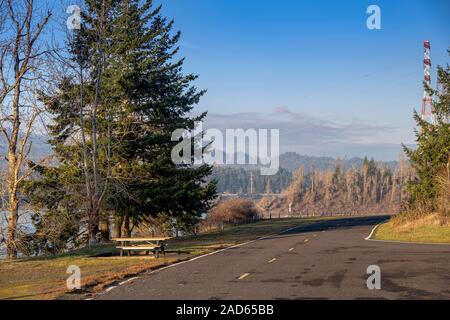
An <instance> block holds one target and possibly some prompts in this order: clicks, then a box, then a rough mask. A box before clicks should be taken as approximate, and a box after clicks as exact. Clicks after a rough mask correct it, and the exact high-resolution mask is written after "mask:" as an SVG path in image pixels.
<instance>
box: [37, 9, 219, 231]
mask: <svg viewBox="0 0 450 320" xmlns="http://www.w3.org/2000/svg"><path fill="white" fill-rule="evenodd" d="M141 3H142V1H138V0H129V1H113V0H109V1H103V2H101V3H100V2H98V1H90V0H89V1H86V3H85V7H86V8H85V10H84V11H83V13H82V17H83V21H82V28H81V29H80V30H79V31H77V32H76V33H75V35H74V37H73V40H72V41H71V42H70V43H69V46H70V53H71V57H70V63H71V64H72V65H74V66H77V67H74V68H73V69H74V70H75V71H74V72H73V73H72V74H68V75H67V76H66V77H65V78H64V79H62V81H61V84H60V87H59V90H57V91H56V92H55V93H54V94H53V95H52V96H43V97H42V100H43V102H44V103H45V104H46V105H47V107H48V109H49V111H50V112H51V113H52V115H53V116H52V118H53V120H54V121H53V124H52V125H51V126H50V127H49V128H50V134H51V137H52V139H51V141H50V142H51V144H52V145H53V149H54V152H55V155H56V157H57V158H58V166H57V167H56V168H55V170H56V171H57V172H58V174H57V175H56V177H57V179H58V184H59V185H61V186H62V187H63V189H64V192H65V193H66V197H67V198H70V199H72V200H75V199H77V200H78V201H77V202H76V203H77V205H78V206H79V209H81V210H82V211H84V212H85V213H86V214H85V217H86V218H87V222H88V231H89V235H88V238H89V239H90V240H92V238H95V235H96V233H97V232H98V230H99V224H100V222H101V221H102V219H103V220H104V221H107V220H109V216H110V213H111V212H112V213H113V214H114V215H115V217H116V222H117V223H116V226H115V230H116V232H118V230H121V229H123V231H124V232H125V234H130V232H131V229H130V226H131V225H132V224H133V225H136V224H138V223H140V222H141V221H143V220H151V219H152V218H155V217H159V216H165V217H168V219H175V220H177V221H178V222H177V223H178V224H181V225H185V226H186V227H185V228H184V229H186V230H187V229H189V228H190V226H191V225H192V224H195V223H197V222H198V219H199V217H200V215H201V214H202V213H203V212H205V211H206V210H207V208H208V207H209V204H210V202H211V201H212V200H213V199H214V198H215V184H214V182H207V181H206V179H207V177H208V176H209V175H210V174H211V167H210V166H208V165H201V166H192V165H189V164H186V165H175V164H174V163H173V162H172V160H171V151H172V148H173V147H174V146H175V144H176V143H178V142H177V141H172V139H171V138H172V132H173V131H174V130H175V129H179V128H182V129H192V128H193V127H194V123H195V122H196V121H200V120H202V119H204V117H205V116H206V113H204V114H201V115H200V116H198V117H189V116H188V114H189V112H190V111H191V110H192V108H193V107H194V106H195V104H197V103H198V101H199V99H200V98H201V96H202V95H203V94H204V93H205V92H204V91H198V90H197V89H196V88H195V87H194V86H193V85H192V81H194V80H195V79H196V78H197V77H196V76H195V75H192V74H188V75H184V74H183V73H182V66H183V59H180V60H176V59H175V57H176V55H177V53H178V48H177V47H176V44H177V42H178V40H179V38H180V33H179V32H177V33H174V34H173V35H172V26H173V21H169V22H168V21H167V20H166V19H165V18H163V17H161V15H160V10H161V7H158V8H153V7H152V1H150V0H148V1H145V2H144V3H143V4H141ZM106 21H107V23H105V22H106ZM80 70H81V71H80ZM83 132H84V134H83ZM47 171H48V170H47ZM42 174H43V175H42V176H41V178H42V180H45V179H46V177H45V170H42ZM41 187H44V186H42V185H41ZM35 192H36V190H35ZM67 203H68V202H67V201H66V202H61V206H62V207H64V206H65V205H66V204H67ZM72 203H73V201H72ZM121 227H122V228H121ZM105 235H107V233H105Z"/></svg>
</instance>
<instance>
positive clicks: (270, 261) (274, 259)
mask: <svg viewBox="0 0 450 320" xmlns="http://www.w3.org/2000/svg"><path fill="white" fill-rule="evenodd" d="M276 260H277V258H273V259H272V260H269V263H272V262H274V261H276Z"/></svg>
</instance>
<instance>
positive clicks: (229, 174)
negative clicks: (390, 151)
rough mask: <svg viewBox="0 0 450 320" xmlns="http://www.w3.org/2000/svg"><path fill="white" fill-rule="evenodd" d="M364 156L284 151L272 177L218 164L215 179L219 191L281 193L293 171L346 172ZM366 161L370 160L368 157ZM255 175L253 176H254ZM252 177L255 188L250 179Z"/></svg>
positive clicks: (392, 166) (392, 165)
mask: <svg viewBox="0 0 450 320" xmlns="http://www.w3.org/2000/svg"><path fill="white" fill-rule="evenodd" d="M364 161H365V159H364V158H357V157H355V158H351V159H345V160H339V159H334V158H331V157H314V156H305V155H299V154H297V153H294V152H289V153H284V154H282V155H281V156H280V170H279V171H278V173H277V174H276V175H273V176H261V175H260V170H259V168H255V167H254V166H215V167H214V169H213V174H212V176H211V178H212V179H215V180H216V181H217V192H219V193H231V194H239V195H250V194H253V195H260V194H272V193H282V192H283V191H284V190H285V189H287V188H288V187H289V186H290V185H291V183H292V181H293V175H294V173H295V172H296V171H297V170H299V168H301V167H302V168H303V169H302V170H304V174H306V175H308V174H309V171H310V170H311V168H314V170H315V171H317V172H326V171H328V170H335V169H336V167H337V166H340V169H342V170H344V171H347V170H349V169H352V168H353V169H360V168H361V166H362V165H363V163H364ZM366 161H369V160H367V159H366ZM373 164H374V165H376V166H380V167H383V168H385V170H388V171H389V172H395V171H397V170H398V169H399V162H398V161H389V162H378V161H377V162H375V161H373ZM252 176H253V178H252ZM251 179H253V185H252V189H253V190H252V191H253V192H251V187H250V181H251Z"/></svg>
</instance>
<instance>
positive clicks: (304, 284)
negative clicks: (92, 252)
mask: <svg viewBox="0 0 450 320" xmlns="http://www.w3.org/2000/svg"><path fill="white" fill-rule="evenodd" d="M385 219H386V217H364V218H345V219H338V220H332V221H322V222H318V223H315V224H313V225H310V226H304V227H299V228H296V229H294V230H291V231H289V232H285V233H283V234H280V235H277V236H272V237H269V238H265V239H262V240H258V241H256V242H252V243H249V244H247V245H244V246H241V247H237V248H233V249H229V250H226V251H222V252H220V253H217V254H214V255H210V256H207V257H203V258H201V259H197V260H195V261H190V262H187V263H183V264H180V265H176V266H173V267H171V268H168V269H165V270H161V271H158V272H155V273H150V274H144V275H142V276H140V277H139V278H138V279H136V280H134V281H130V282H129V283H127V284H124V285H121V286H117V287H116V288H113V289H112V290H110V291H109V292H106V293H103V294H101V295H99V296H97V297H96V298H97V299H182V300H197V299H242V300H247V299H256V300H259V299H450V246H446V245H417V244H402V243H391V242H378V241H367V240H364V238H365V237H367V236H368V234H369V233H370V231H371V230H372V228H373V227H374V226H375V225H376V224H378V223H380V222H381V221H383V220H385ZM370 265H377V266H379V267H380V269H381V289H380V290H369V289H368V288H367V284H366V281H367V278H368V277H369V275H368V274H367V267H368V266H370Z"/></svg>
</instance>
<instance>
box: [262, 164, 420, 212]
mask: <svg viewBox="0 0 450 320" xmlns="http://www.w3.org/2000/svg"><path fill="white" fill-rule="evenodd" d="M307 168H308V169H307ZM414 179H415V174H414V170H413V169H412V167H411V165H410V163H409V161H407V160H404V159H402V158H400V159H399V162H398V163H397V165H396V166H392V165H391V164H386V163H382V162H381V163H377V162H375V161H373V160H368V159H364V160H363V161H362V163H361V164H360V165H359V166H357V165H356V164H354V165H352V166H350V167H349V168H346V165H345V161H340V160H337V161H335V166H334V168H333V167H330V168H328V169H326V170H323V169H321V168H319V167H318V165H316V164H314V163H312V164H311V165H309V166H308V167H306V166H304V165H301V166H300V168H299V169H298V170H297V171H296V172H295V173H294V174H293V177H292V183H291V184H290V186H289V187H287V188H286V189H285V190H284V191H283V192H282V193H281V195H277V196H267V197H264V198H263V199H262V200H261V201H260V202H259V207H260V208H262V209H263V210H264V215H271V214H274V215H278V214H281V215H287V214H290V215H331V214H359V213H365V214H366V213H380V212H386V213H388V212H389V213H392V212H397V211H398V210H399V209H400V207H401V205H402V203H403V202H405V201H406V200H407V199H408V193H407V187H408V184H409V183H410V182H411V181H413V180H414ZM289 207H290V208H291V212H289Z"/></svg>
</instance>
